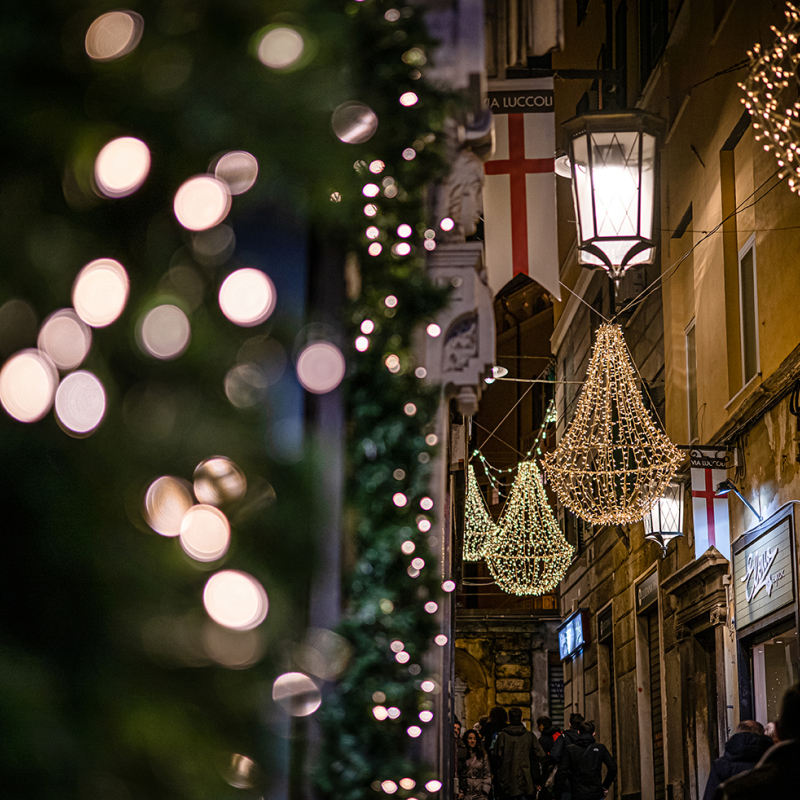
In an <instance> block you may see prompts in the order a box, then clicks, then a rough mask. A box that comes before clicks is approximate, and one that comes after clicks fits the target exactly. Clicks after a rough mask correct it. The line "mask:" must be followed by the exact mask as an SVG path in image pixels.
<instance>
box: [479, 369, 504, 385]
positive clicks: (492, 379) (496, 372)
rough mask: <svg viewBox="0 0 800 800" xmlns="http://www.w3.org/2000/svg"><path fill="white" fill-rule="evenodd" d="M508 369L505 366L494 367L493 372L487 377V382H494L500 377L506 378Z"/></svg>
mask: <svg viewBox="0 0 800 800" xmlns="http://www.w3.org/2000/svg"><path fill="white" fill-rule="evenodd" d="M506 375H508V370H507V369H506V368H505V367H492V374H491V375H490V376H489V377H488V378H485V379H484V380H485V381H486V383H494V382H495V381H496V380H497V379H498V378H505V376H506Z"/></svg>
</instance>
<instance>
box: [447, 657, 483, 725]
mask: <svg viewBox="0 0 800 800" xmlns="http://www.w3.org/2000/svg"><path fill="white" fill-rule="evenodd" d="M455 674H456V687H457V694H458V695H459V696H458V697H456V698H455V700H456V709H457V713H459V714H463V716H462V717H461V724H462V725H463V726H465V727H467V728H471V727H472V726H473V725H474V724H475V723H476V722H477V721H478V720H479V719H480V717H481V716H483V715H484V714H488V713H489V708H490V706H489V702H490V698H489V679H488V678H487V676H486V670H485V669H484V668H483V666H482V665H481V662H480V661H478V659H477V658H475V657H474V656H471V655H470V654H469V653H468V652H467V651H466V650H462V649H461V648H460V647H456V649H455Z"/></svg>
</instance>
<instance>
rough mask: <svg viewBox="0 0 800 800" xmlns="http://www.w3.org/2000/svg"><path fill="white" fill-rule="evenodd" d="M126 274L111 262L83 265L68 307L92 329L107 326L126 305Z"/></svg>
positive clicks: (100, 261)
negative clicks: (70, 306) (72, 308)
mask: <svg viewBox="0 0 800 800" xmlns="http://www.w3.org/2000/svg"><path fill="white" fill-rule="evenodd" d="M128 288H129V287H128V273H127V272H126V271H125V267H123V266H122V264H120V263H119V261H115V260H114V259H113V258H98V259H96V260H95V261H92V262H90V263H89V264H87V265H86V266H85V267H84V268H83V269H82V270H81V271H80V272H79V273H78V277H77V278H75V283H74V284H73V285H72V305H73V306H74V307H75V311H77V312H78V316H79V317H80V318H81V319H82V320H83V321H84V322H85V323H86V324H87V325H91V326H92V327H93V328H104V327H105V326H106V325H110V324H111V323H112V322H114V320H115V319H117V317H119V315H120V314H121V313H122V310H123V309H124V308H125V303H127V301H128Z"/></svg>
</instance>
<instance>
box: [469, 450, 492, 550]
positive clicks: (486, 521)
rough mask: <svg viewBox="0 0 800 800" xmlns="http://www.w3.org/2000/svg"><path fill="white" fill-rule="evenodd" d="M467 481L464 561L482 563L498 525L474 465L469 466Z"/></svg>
mask: <svg viewBox="0 0 800 800" xmlns="http://www.w3.org/2000/svg"><path fill="white" fill-rule="evenodd" d="M467 480H468V484H467V507H466V526H465V530H464V561H480V560H481V559H482V558H483V557H484V552H485V550H486V548H487V545H488V546H490V545H491V543H492V539H493V538H494V535H495V531H496V530H497V525H495V523H494V520H493V519H492V517H491V515H490V514H489V510H488V509H487V508H486V503H485V502H484V500H483V495H482V494H481V490H480V488H479V487H478V481H477V479H476V478H475V470H474V469H473V467H472V464H470V465H469V477H468V479H467Z"/></svg>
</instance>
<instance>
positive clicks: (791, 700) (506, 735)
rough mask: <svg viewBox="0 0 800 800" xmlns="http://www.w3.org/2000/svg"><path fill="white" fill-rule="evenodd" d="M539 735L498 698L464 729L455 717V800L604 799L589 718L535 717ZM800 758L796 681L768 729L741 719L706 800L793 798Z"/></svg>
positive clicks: (605, 758)
mask: <svg viewBox="0 0 800 800" xmlns="http://www.w3.org/2000/svg"><path fill="white" fill-rule="evenodd" d="M536 727H537V728H538V731H539V736H538V738H537V737H536V736H534V734H533V733H532V732H531V731H529V730H528V729H527V727H526V726H525V724H524V723H523V721H522V710H521V709H520V708H517V707H514V708H511V709H509V711H508V712H507V713H506V710H505V709H504V708H501V707H500V706H495V707H494V708H493V709H492V710H491V711H490V712H489V715H488V716H485V717H481V718H480V720H479V722H478V723H476V725H475V726H474V727H472V728H470V729H468V730H467V731H466V732H464V733H463V735H462V731H461V723H460V722H459V721H458V720H456V721H455V725H454V732H455V753H456V758H455V764H456V800H602V799H603V798H604V797H605V796H606V795H607V794H608V790H609V787H610V786H611V784H612V783H613V781H614V779H615V778H616V775H617V765H616V763H615V761H614V759H613V757H612V756H611V754H610V753H609V752H608V748H606V747H605V745H603V744H601V743H600V742H598V741H597V740H596V739H595V726H594V723H593V722H591V721H589V720H585V719H584V718H583V716H582V715H581V714H572V715H570V718H569V727H568V728H567V729H566V730H564V731H562V730H561V729H560V728H559V727H558V726H556V725H554V724H553V723H552V721H551V720H550V718H549V717H545V716H542V717H539V718H538V719H537V720H536ZM799 763H800V684H798V685H796V686H793V687H792V688H791V689H789V690H788V691H787V692H786V694H785V695H784V698H783V703H782V706H781V712H780V716H779V718H778V720H777V721H776V722H774V723H770V724H769V725H768V726H767V728H766V729H765V728H764V726H763V725H761V724H760V723H758V722H755V721H754V720H745V721H743V722H740V723H739V725H738V726H737V728H736V731H735V733H734V734H733V735H732V736H731V738H730V739H729V740H728V742H727V744H726V746H725V752H724V754H723V755H722V756H720V757H719V758H718V759H716V760H715V761H714V763H713V764H712V766H711V771H710V774H709V778H708V782H707V784H706V786H705V791H704V793H703V800H750V798H769V800H789V798H791V800H797V798H800V787H799V786H798V782H797V779H796V778H795V777H794V767H795V766H796V765H797V764H799Z"/></svg>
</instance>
